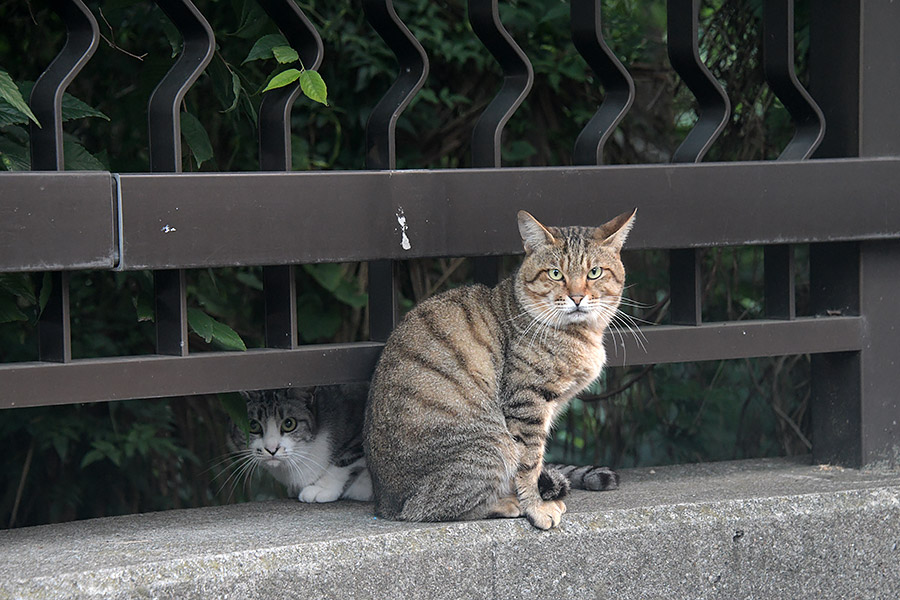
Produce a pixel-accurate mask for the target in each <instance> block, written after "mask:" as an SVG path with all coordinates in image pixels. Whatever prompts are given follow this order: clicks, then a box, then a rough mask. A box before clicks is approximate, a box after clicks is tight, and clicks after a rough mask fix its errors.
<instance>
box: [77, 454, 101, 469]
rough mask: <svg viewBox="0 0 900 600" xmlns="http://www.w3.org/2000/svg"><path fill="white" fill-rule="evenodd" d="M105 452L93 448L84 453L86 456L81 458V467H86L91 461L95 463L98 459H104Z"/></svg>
mask: <svg viewBox="0 0 900 600" xmlns="http://www.w3.org/2000/svg"><path fill="white" fill-rule="evenodd" d="M103 458H104V456H103V453H102V452H100V451H99V450H91V451H90V452H88V453H87V454H85V455H84V458H82V459H81V468H82V469H83V468H85V467H86V466H88V465H89V464H91V463H95V462H97V461H98V460H103Z"/></svg>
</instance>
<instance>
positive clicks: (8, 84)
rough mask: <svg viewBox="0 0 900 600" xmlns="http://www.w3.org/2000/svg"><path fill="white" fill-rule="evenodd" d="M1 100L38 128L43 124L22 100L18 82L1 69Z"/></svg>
mask: <svg viewBox="0 0 900 600" xmlns="http://www.w3.org/2000/svg"><path fill="white" fill-rule="evenodd" d="M0 98H3V99H4V100H6V101H7V102H8V103H9V104H10V105H11V106H12V107H13V108H15V109H16V110H18V111H19V112H20V113H22V114H23V115H25V116H26V117H28V118H29V119H31V120H32V121H34V122H35V123H36V124H37V126H38V127H40V126H41V124H40V123H38V120H37V117H35V116H34V113H33V112H31V109H30V108H29V107H28V104H27V103H26V102H25V99H24V98H22V94H21V93H20V92H19V88H18V87H17V86H16V82H15V81H13V80H12V77H10V76H9V73H7V72H6V71H4V70H3V69H0Z"/></svg>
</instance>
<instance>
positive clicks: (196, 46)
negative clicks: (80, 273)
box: [148, 0, 215, 356]
mask: <svg viewBox="0 0 900 600" xmlns="http://www.w3.org/2000/svg"><path fill="white" fill-rule="evenodd" d="M156 4H157V5H158V6H159V7H160V8H161V9H162V11H163V12H164V13H165V14H166V16H167V17H169V20H171V21H172V24H173V25H175V27H176V28H177V29H178V31H179V32H180V33H181V36H182V39H183V41H184V44H183V47H182V50H181V54H180V55H179V57H178V60H176V61H175V64H174V65H172V68H171V69H169V72H168V73H166V75H165V77H163V78H162V80H161V81H160V82H159V84H158V85H157V86H156V89H154V90H153V94H152V95H151V96H150V102H149V105H148V120H149V125H150V170H151V171H162V172H169V173H180V172H181V170H182V167H181V103H182V101H183V100H184V96H185V94H187V91H188V90H189V89H190V87H191V86H192V85H193V84H194V82H195V81H197V78H198V77H200V74H201V73H202V72H203V69H205V68H206V65H208V64H209V61H210V60H211V59H212V55H213V50H214V49H215V38H214V36H213V32H212V28H211V27H210V26H209V23H207V22H206V19H205V18H203V15H201V14H200V11H198V10H197V8H196V7H195V6H194V5H193V4H192V3H191V2H190V0H156ZM153 285H154V293H155V295H156V351H157V353H159V354H166V355H174V356H186V355H187V353H188V317H187V289H186V286H185V277H184V271H182V270H164V271H155V272H154V273H153Z"/></svg>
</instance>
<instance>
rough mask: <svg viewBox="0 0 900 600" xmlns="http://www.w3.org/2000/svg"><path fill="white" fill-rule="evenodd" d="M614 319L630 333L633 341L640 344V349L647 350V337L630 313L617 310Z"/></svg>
mask: <svg viewBox="0 0 900 600" xmlns="http://www.w3.org/2000/svg"><path fill="white" fill-rule="evenodd" d="M615 321H616V322H617V323H618V324H620V325H621V326H622V327H624V328H625V329H627V330H628V331H629V332H630V333H631V335H632V337H633V338H634V341H635V343H636V344H637V345H638V346H640V348H641V350H643V351H644V352H647V346H646V342H647V337H646V336H645V335H644V332H643V331H641V328H640V327H639V326H638V325H637V323H635V322H634V320H633V319H632V318H631V316H630V315H628V314H626V313H622V312H621V311H619V312H617V313H616V316H615Z"/></svg>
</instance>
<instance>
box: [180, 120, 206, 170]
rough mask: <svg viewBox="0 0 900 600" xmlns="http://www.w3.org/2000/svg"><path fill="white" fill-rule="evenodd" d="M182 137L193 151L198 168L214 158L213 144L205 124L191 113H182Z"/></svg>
mask: <svg viewBox="0 0 900 600" xmlns="http://www.w3.org/2000/svg"><path fill="white" fill-rule="evenodd" d="M181 135H182V136H183V137H184V141H185V142H186V143H187V145H188V147H189V148H190V149H191V154H193V155H194V160H195V161H197V168H198V169H199V168H200V165H202V164H203V163H205V162H206V161H208V160H210V159H211V158H212V157H213V149H212V144H211V143H210V141H209V135H208V134H207V133H206V129H205V128H204V127H203V124H202V123H201V122H200V121H199V120H198V119H197V117H195V116H194V115H192V114H191V113H189V112H182V113H181Z"/></svg>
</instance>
